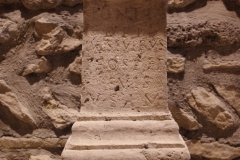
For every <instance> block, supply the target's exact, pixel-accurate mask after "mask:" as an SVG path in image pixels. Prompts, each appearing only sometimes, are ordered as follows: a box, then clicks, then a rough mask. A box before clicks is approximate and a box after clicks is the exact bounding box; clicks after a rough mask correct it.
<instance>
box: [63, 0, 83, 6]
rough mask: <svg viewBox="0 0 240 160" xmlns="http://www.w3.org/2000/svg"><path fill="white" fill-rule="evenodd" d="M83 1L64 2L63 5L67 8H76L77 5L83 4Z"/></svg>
mask: <svg viewBox="0 0 240 160" xmlns="http://www.w3.org/2000/svg"><path fill="white" fill-rule="evenodd" d="M82 3H83V0H63V4H64V5H67V6H71V7H72V6H75V5H77V4H82Z"/></svg>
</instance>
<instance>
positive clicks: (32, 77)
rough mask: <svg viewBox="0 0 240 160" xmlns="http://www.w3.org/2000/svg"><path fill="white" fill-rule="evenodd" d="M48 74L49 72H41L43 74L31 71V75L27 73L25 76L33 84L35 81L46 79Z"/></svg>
mask: <svg viewBox="0 0 240 160" xmlns="http://www.w3.org/2000/svg"><path fill="white" fill-rule="evenodd" d="M46 76H47V73H41V74H36V73H31V74H29V75H26V76H25V78H26V79H27V81H28V83H29V84H31V85H33V84H34V83H37V82H39V81H41V80H43V79H45V78H46Z"/></svg>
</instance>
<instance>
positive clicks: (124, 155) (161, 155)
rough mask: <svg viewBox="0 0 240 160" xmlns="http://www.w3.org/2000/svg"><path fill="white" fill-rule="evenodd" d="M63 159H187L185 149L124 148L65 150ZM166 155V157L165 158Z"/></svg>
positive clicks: (188, 157)
mask: <svg viewBox="0 0 240 160" xmlns="http://www.w3.org/2000/svg"><path fill="white" fill-rule="evenodd" d="M62 157H63V160H79V159H81V160H97V159H104V160H146V159H148V160H155V159H156V160H157V159H162V160H165V159H167V160H176V159H181V160H189V159H190V156H189V155H188V154H186V149H178V148H177V149H176V148H174V149H171V148H168V149H167V148H162V149H125V150H111V151H108V152H106V150H94V151H93V150H92V151H74V150H70V151H66V152H64V154H63V155H62ZM166 157H167V158H166Z"/></svg>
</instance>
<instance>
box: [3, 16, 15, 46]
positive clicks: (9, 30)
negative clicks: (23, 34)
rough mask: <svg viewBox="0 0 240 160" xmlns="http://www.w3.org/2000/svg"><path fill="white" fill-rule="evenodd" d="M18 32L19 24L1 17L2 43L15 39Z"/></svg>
mask: <svg viewBox="0 0 240 160" xmlns="http://www.w3.org/2000/svg"><path fill="white" fill-rule="evenodd" d="M17 33H18V25H17V24H16V23H15V22H13V21H10V20H7V19H0V44H4V43H7V42H9V41H11V40H14V39H15V38H16V36H17Z"/></svg>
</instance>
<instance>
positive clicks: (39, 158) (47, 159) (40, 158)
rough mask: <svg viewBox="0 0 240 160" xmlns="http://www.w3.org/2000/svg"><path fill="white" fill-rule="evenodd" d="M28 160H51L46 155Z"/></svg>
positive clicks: (31, 157)
mask: <svg viewBox="0 0 240 160" xmlns="http://www.w3.org/2000/svg"><path fill="white" fill-rule="evenodd" d="M29 160H53V159H52V158H51V157H50V156H48V155H37V156H30V158H29Z"/></svg>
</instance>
